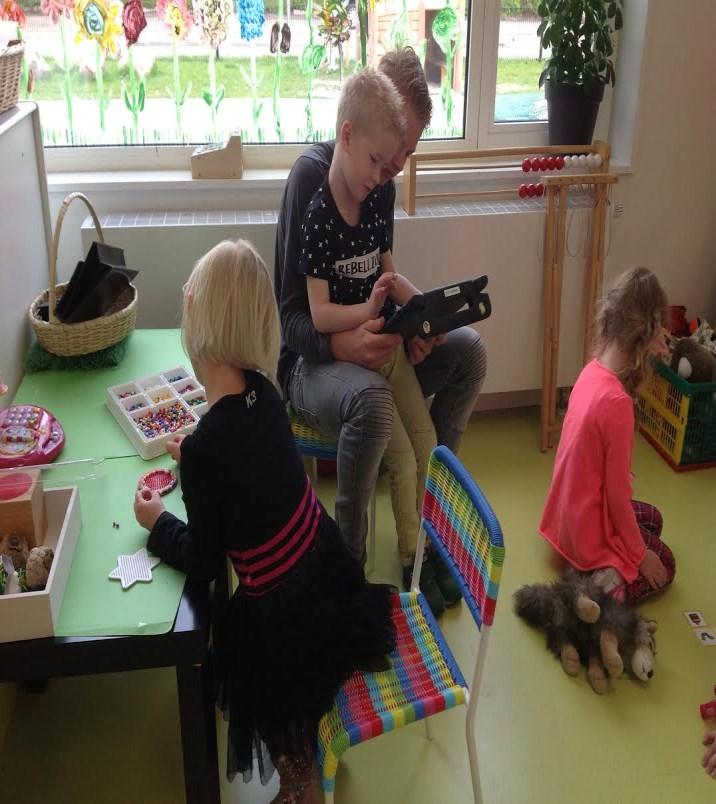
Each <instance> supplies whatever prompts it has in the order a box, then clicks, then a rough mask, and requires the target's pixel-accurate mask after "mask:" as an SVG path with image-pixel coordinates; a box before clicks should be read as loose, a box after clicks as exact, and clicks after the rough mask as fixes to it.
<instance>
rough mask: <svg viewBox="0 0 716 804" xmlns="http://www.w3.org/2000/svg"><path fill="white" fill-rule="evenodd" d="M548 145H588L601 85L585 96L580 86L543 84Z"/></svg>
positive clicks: (553, 83) (602, 91) (597, 108)
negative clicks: (547, 121)
mask: <svg viewBox="0 0 716 804" xmlns="http://www.w3.org/2000/svg"><path fill="white" fill-rule="evenodd" d="M544 96H545V99H546V100H547V115H548V120H549V144H550V145H590V144H591V142H592V135H593V134H594V126H595V125H596V122H597V114H598V112H599V104H600V103H601V102H602V98H603V97H604V84H597V85H596V86H594V87H593V88H592V90H591V92H589V93H587V92H586V90H585V88H584V87H583V86H575V85H573V84H558V83H555V82H553V81H550V80H549V79H547V80H546V81H545V82H544Z"/></svg>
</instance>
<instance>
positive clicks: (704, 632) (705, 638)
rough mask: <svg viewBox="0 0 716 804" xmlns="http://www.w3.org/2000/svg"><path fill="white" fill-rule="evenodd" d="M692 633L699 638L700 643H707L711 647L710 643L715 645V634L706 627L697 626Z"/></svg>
mask: <svg viewBox="0 0 716 804" xmlns="http://www.w3.org/2000/svg"><path fill="white" fill-rule="evenodd" d="M694 633H695V634H696V636H697V637H698V638H699V642H700V643H701V644H702V645H707V646H709V647H711V646H712V645H713V646H714V647H716V634H714V632H713V631H711V630H709V629H708V628H697V629H695V630H694Z"/></svg>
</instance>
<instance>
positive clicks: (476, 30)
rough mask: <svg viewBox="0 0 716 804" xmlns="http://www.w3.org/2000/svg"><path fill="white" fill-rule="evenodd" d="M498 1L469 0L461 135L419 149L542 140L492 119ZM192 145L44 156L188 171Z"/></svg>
mask: <svg viewBox="0 0 716 804" xmlns="http://www.w3.org/2000/svg"><path fill="white" fill-rule="evenodd" d="M500 10H501V6H500V0H472V2H471V3H470V8H469V11H468V27H469V46H468V51H467V64H468V68H467V74H466V77H465V85H466V92H465V136H464V138H462V139H459V140H429V141H423V142H421V143H420V150H421V152H427V153H429V152H431V151H445V150H452V151H462V150H474V149H476V148H479V149H483V148H494V147H500V146H505V147H508V146H509V147H514V146H521V145H542V144H545V145H546V144H547V140H548V136H547V123H546V122H530V123H496V122H495V119H494V110H495V94H496V80H497V56H498V44H499V28H500ZM610 106H611V90H610V88H609V87H608V88H607V92H606V93H605V100H604V102H603V103H602V107H606V108H603V110H602V112H601V113H600V117H599V122H598V126H597V131H596V132H595V137H597V138H602V139H606V135H607V132H608V130H609V116H610V114H609V113H610ZM194 147H195V146H184V145H159V146H154V145H152V146H116V147H115V146H95V147H92V146H85V147H79V148H71V147H54V148H53V147H47V148H45V158H46V163H47V169H48V172H50V173H75V172H81V173H87V172H108V171H137V172H142V173H153V172H158V171H172V170H176V171H187V170H188V165H189V157H190V155H191V153H192V151H193V150H194ZM304 148H305V146H304V145H300V144H299V145H295V144H294V145H278V144H277V145H272V144H262V145H246V146H244V167H245V170H246V171H247V172H249V173H253V172H254V171H260V172H263V171H266V172H271V171H272V172H273V173H274V175H275V172H276V171H277V170H278V171H284V172H285V171H286V170H287V169H288V168H290V166H291V165H292V164H293V162H294V160H295V159H296V157H297V156H298V155H299V154H300V153H301V152H302V151H303V150H304Z"/></svg>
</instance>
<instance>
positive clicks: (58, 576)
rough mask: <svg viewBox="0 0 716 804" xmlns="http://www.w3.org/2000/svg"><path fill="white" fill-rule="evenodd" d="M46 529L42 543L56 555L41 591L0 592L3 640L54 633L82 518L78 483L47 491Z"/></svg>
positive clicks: (45, 635) (30, 637)
mask: <svg viewBox="0 0 716 804" xmlns="http://www.w3.org/2000/svg"><path fill="white" fill-rule="evenodd" d="M45 508H46V510H47V531H46V532H45V539H44V541H43V544H44V545H46V546H48V547H52V549H53V550H54V551H55V557H54V559H53V561H52V567H51V568H50V575H49V577H48V579H47V585H46V586H45V588H44V589H43V590H42V591H40V592H24V593H17V594H5V595H0V642H16V641H17V640H21V639H37V638H39V637H49V636H53V635H54V633H55V626H56V624H57V621H58V618H59V615H60V607H61V605H62V597H63V595H64V593H65V586H66V585H67V578H68V577H69V574H70V568H71V566H72V557H73V555H74V552H75V546H76V545H77V538H78V536H79V532H80V527H81V524H82V518H81V513H80V499H79V491H78V489H77V487H76V486H68V487H66V488H58V489H49V490H46V491H45Z"/></svg>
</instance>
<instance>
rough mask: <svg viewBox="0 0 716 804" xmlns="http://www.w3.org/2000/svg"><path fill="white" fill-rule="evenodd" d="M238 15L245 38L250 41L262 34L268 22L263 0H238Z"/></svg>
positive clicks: (242, 36)
mask: <svg viewBox="0 0 716 804" xmlns="http://www.w3.org/2000/svg"><path fill="white" fill-rule="evenodd" d="M236 16H237V18H238V20H239V25H240V26H241V38H242V39H243V40H245V41H246V42H250V41H251V40H252V39H258V38H259V36H261V34H262V33H263V29H264V23H265V22H266V17H265V15H264V3H263V0H236Z"/></svg>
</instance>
